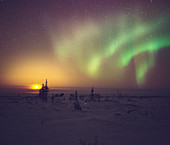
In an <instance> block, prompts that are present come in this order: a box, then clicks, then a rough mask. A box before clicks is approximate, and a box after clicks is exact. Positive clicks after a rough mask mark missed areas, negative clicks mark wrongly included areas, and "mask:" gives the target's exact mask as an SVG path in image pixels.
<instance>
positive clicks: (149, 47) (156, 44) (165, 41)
mask: <svg viewBox="0 0 170 145" xmlns="http://www.w3.org/2000/svg"><path fill="white" fill-rule="evenodd" d="M169 40H170V37H165V38H157V39H153V40H150V41H149V42H148V41H146V42H145V43H142V44H140V45H137V46H136V47H135V48H133V49H130V48H128V49H127V51H125V52H123V53H122V55H121V57H120V66H121V67H124V66H127V65H128V64H129V62H130V61H131V59H132V58H133V57H134V56H136V55H138V54H140V53H144V52H156V51H158V50H160V49H162V48H165V47H168V46H170V41H169Z"/></svg>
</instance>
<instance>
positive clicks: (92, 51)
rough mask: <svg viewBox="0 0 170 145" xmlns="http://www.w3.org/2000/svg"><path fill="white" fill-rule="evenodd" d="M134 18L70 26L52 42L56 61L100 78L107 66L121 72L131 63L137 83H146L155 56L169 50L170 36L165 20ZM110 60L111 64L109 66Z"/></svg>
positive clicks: (89, 21)
mask: <svg viewBox="0 0 170 145" xmlns="http://www.w3.org/2000/svg"><path fill="white" fill-rule="evenodd" d="M129 21H131V18H130V17H129V18H126V19H117V20H116V21H115V20H112V21H109V23H107V22H105V21H104V22H102V21H99V22H98V21H97V22H94V21H93V20H87V21H85V22H82V23H78V24H77V23H75V25H77V26H75V27H71V26H68V28H67V30H65V31H63V32H61V33H60V34H57V35H60V37H59V38H55V39H53V44H54V48H55V52H56V55H57V58H59V60H60V61H62V62H66V63H67V62H68V61H70V59H71V60H72V61H74V63H76V64H77V67H78V68H79V70H80V71H81V72H84V73H85V74H87V75H88V76H90V77H92V78H98V77H100V76H101V72H102V71H103V70H102V69H101V68H102V66H103V65H104V62H105V63H106V62H107V63H108V64H112V65H110V68H109V69H112V68H113V67H114V68H116V69H120V70H121V69H122V68H124V67H126V66H128V65H129V63H130V62H132V60H133V61H134V64H135V71H136V82H137V83H138V85H142V84H143V83H144V80H145V79H144V78H145V75H146V73H147V72H148V70H149V69H150V68H151V67H153V66H154V63H155V56H154V54H155V53H156V52H158V51H159V50H160V49H163V48H165V47H168V46H170V35H169V33H168V31H167V28H168V23H167V21H166V19H165V18H164V19H162V18H159V19H157V20H156V21H155V20H152V21H148V22H146V21H144V20H143V19H140V21H136V20H133V21H131V23H130V22H129ZM110 60H111V62H110Z"/></svg>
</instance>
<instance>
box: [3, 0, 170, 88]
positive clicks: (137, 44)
mask: <svg viewBox="0 0 170 145" xmlns="http://www.w3.org/2000/svg"><path fill="white" fill-rule="evenodd" d="M46 78H47V79H48V82H49V86H55V87H60V86H71V87H73V86H77V87H79V86H96V87H111V88H156V89H157V88H158V89H163V88H168V89H170V84H169V83H170V1H169V0H0V85H1V86H29V85H31V84H34V83H39V84H41V83H43V82H44V81H45V79H46Z"/></svg>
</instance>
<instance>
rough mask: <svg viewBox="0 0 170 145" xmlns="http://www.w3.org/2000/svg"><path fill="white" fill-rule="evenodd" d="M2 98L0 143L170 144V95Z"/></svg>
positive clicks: (14, 144) (16, 144)
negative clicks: (91, 98) (98, 98)
mask: <svg viewBox="0 0 170 145" xmlns="http://www.w3.org/2000/svg"><path fill="white" fill-rule="evenodd" d="M108 100H109V101H105V98H102V99H101V101H100V102H97V101H96V102H95V101H85V100H79V102H80V106H81V107H82V111H78V110H75V109H74V105H73V103H74V101H72V102H70V100H69V99H68V96H65V100H63V99H60V100H58V99H55V100H54V102H51V98H49V100H48V102H43V101H42V100H40V99H38V100H37V102H36V99H35V97H32V98H31V97H30V98H29V97H24V96H1V97H0V145H170V97H114V96H110V98H108Z"/></svg>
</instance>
